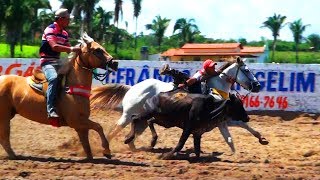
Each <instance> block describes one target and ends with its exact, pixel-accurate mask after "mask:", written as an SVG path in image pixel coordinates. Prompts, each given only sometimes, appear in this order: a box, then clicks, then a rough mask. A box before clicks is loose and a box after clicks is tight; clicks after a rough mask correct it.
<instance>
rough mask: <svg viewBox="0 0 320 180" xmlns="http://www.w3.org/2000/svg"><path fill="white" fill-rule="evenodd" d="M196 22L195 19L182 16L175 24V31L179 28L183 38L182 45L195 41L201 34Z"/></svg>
mask: <svg viewBox="0 0 320 180" xmlns="http://www.w3.org/2000/svg"><path fill="white" fill-rule="evenodd" d="M194 22H195V20H194V19H189V20H187V19H186V18H180V19H178V20H177V21H176V23H175V24H174V27H173V33H174V32H175V31H177V30H178V31H179V34H180V35H181V38H182V45H183V44H185V43H192V42H194V40H195V36H196V35H197V34H200V31H199V29H198V26H197V25H196V24H194Z"/></svg>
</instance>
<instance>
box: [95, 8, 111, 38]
mask: <svg viewBox="0 0 320 180" xmlns="http://www.w3.org/2000/svg"><path fill="white" fill-rule="evenodd" d="M112 18H113V11H108V12H106V11H105V10H104V9H103V8H102V7H98V8H97V10H96V11H95V14H94V21H93V22H94V29H99V31H96V32H95V33H97V35H96V39H97V40H98V41H102V42H105V38H104V37H105V34H106V30H107V27H108V26H110V20H111V19H112Z"/></svg>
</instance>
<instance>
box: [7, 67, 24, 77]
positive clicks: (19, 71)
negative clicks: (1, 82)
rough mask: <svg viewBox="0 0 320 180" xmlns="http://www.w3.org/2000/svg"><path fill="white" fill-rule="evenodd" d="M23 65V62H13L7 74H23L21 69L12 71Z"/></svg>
mask: <svg viewBox="0 0 320 180" xmlns="http://www.w3.org/2000/svg"><path fill="white" fill-rule="evenodd" d="M19 67H21V64H11V65H10V66H9V67H8V68H7V69H6V71H5V74H16V75H19V76H21V75H22V71H21V70H16V72H11V71H12V70H13V69H15V68H19Z"/></svg>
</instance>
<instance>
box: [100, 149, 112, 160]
mask: <svg viewBox="0 0 320 180" xmlns="http://www.w3.org/2000/svg"><path fill="white" fill-rule="evenodd" d="M102 153H103V155H104V156H105V157H106V158H108V159H111V157H112V155H111V152H110V150H106V149H105V150H103V152H102Z"/></svg>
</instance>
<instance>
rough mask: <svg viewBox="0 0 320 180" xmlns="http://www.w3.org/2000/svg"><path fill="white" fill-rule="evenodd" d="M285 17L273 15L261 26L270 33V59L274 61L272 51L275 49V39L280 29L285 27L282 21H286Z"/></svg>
mask: <svg viewBox="0 0 320 180" xmlns="http://www.w3.org/2000/svg"><path fill="white" fill-rule="evenodd" d="M286 18H287V17H286V16H281V15H280V14H278V15H277V14H274V15H273V16H271V17H268V20H267V21H265V22H263V26H261V27H266V28H269V29H270V30H271V32H272V36H273V42H272V57H271V59H272V60H273V59H274V51H275V49H276V42H277V37H278V36H279V35H280V29H281V28H283V27H284V26H285V24H283V23H284V21H285V20H286Z"/></svg>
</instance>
